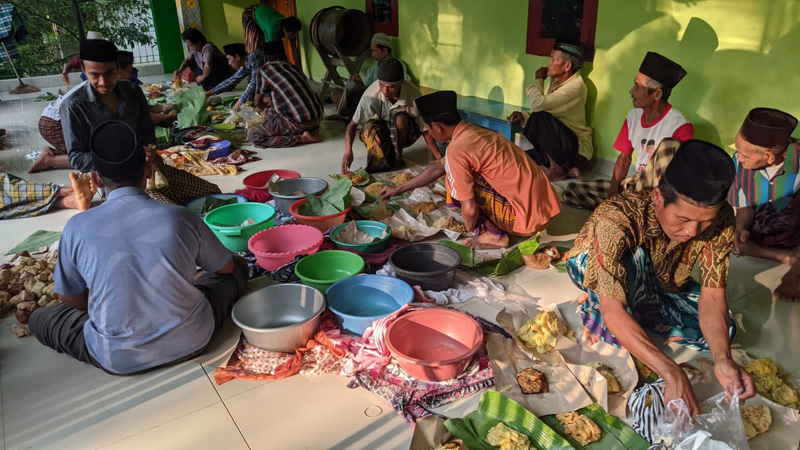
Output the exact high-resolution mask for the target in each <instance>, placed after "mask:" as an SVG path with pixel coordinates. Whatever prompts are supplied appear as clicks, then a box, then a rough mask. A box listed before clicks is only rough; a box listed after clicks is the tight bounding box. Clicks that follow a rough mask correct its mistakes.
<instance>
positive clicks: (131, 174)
mask: <svg viewBox="0 0 800 450" xmlns="http://www.w3.org/2000/svg"><path fill="white" fill-rule="evenodd" d="M89 152H91V154H92V161H93V162H94V168H95V170H96V171H97V173H99V174H100V175H101V176H102V177H104V178H108V179H111V180H130V179H132V178H135V177H136V176H137V175H138V172H139V171H140V170H141V169H142V167H144V164H145V152H144V148H143V147H142V146H141V145H139V143H138V142H137V140H136V133H134V131H133V129H132V128H131V127H130V126H128V124H126V123H125V122H120V121H119V120H110V121H108V122H105V123H102V124H101V125H100V126H99V127H97V128H95V130H94V132H92V135H91V137H90V138H89Z"/></svg>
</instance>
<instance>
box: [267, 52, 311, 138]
mask: <svg viewBox="0 0 800 450" xmlns="http://www.w3.org/2000/svg"><path fill="white" fill-rule="evenodd" d="M258 75H259V80H258V83H260V87H259V90H258V93H259V94H261V95H264V96H266V95H269V96H270V97H271V98H272V107H273V108H274V109H276V110H277V111H278V112H279V113H280V114H281V115H282V116H284V117H286V118H289V119H291V120H292V121H294V122H296V123H303V122H309V121H312V120H317V119H320V118H321V117H322V101H320V99H319V96H318V95H317V94H316V93H315V92H314V91H313V90H311V86H309V84H308V79H307V78H306V76H305V75H303V73H302V72H300V70H298V69H297V67H295V66H293V65H292V64H290V63H289V62H287V61H270V62H268V63H266V64H264V65H263V66H261V69H259V71H258Z"/></svg>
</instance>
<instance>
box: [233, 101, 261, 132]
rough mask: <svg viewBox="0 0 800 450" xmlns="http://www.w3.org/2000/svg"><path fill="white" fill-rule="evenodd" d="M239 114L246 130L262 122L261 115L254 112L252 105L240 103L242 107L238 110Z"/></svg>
mask: <svg viewBox="0 0 800 450" xmlns="http://www.w3.org/2000/svg"><path fill="white" fill-rule="evenodd" d="M239 114H241V115H242V119H243V120H244V126H245V128H247V129H248V130H249V129H250V128H253V127H257V126H259V125H261V124H262V123H263V122H264V118H263V117H261V114H259V113H258V112H256V110H255V109H253V107H252V106H247V105H242V109H240V110H239Z"/></svg>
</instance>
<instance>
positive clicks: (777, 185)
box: [728, 140, 800, 211]
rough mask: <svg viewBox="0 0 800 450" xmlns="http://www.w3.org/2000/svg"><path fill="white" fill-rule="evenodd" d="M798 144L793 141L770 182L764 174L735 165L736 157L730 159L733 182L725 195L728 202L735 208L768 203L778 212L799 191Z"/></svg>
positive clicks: (799, 144)
mask: <svg viewBox="0 0 800 450" xmlns="http://www.w3.org/2000/svg"><path fill="white" fill-rule="evenodd" d="M798 149H800V142H798V141H796V140H795V141H793V142H791V143H790V144H789V146H788V147H787V148H786V160H785V161H784V163H783V167H781V169H780V170H778V173H776V174H775V176H774V177H773V178H772V179H770V178H769V176H768V175H767V173H766V171H765V170H763V169H761V170H750V169H745V168H744V167H742V166H741V164H739V160H738V158H737V155H738V154H737V155H734V157H733V163H734V166H735V167H736V181H735V182H734V183H733V186H731V190H730V191H729V193H728V202H729V203H730V204H731V205H733V206H736V207H746V206H753V207H755V208H757V209H758V208H761V207H762V206H764V205H766V204H768V203H771V204H773V205H774V206H775V209H777V210H778V211H780V210H781V209H783V208H784V207H786V205H788V204H789V201H791V199H792V195H794V193H795V192H797V191H798V189H800V177H799V176H798V175H800V152H798Z"/></svg>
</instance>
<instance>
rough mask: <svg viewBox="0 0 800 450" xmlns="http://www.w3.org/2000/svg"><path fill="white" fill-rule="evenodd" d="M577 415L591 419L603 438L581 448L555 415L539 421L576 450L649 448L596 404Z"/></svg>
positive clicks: (633, 432) (583, 409)
mask: <svg viewBox="0 0 800 450" xmlns="http://www.w3.org/2000/svg"><path fill="white" fill-rule="evenodd" d="M578 413H580V414H583V415H585V416H587V417H589V418H590V419H592V420H593V421H594V422H595V423H596V424H597V426H599V427H600V428H601V429H602V430H603V437H602V438H600V440H599V441H597V442H593V443H591V444H589V445H587V446H585V447H584V446H581V445H580V444H578V442H577V441H575V439H573V438H572V436H570V435H569V434H568V433H567V432H565V431H564V427H563V426H562V425H561V423H560V422H559V421H558V419H557V418H556V416H555V415H549V416H544V417H542V418H541V419H542V421H543V422H544V423H546V424H547V425H548V426H549V427H550V428H552V429H553V430H555V431H556V433H558V434H560V435H561V436H563V437H564V438H565V439H566V440H567V441H569V442H570V444H572V446H573V447H575V448H576V449H578V450H583V449H586V450H600V449H602V450H627V449H631V450H647V449H648V448H650V444H648V443H647V441H645V440H644V438H642V437H641V436H639V435H638V434H637V433H636V432H635V431H633V429H632V428H631V427H629V426H628V425H627V424H625V422H623V421H621V420H619V419H618V418H616V417H614V416H612V415H611V414H608V413H607V412H605V411H604V410H603V408H602V407H601V406H600V405H598V404H597V403H595V404H592V405H589V406H587V407H585V408H581V409H579V410H578Z"/></svg>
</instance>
